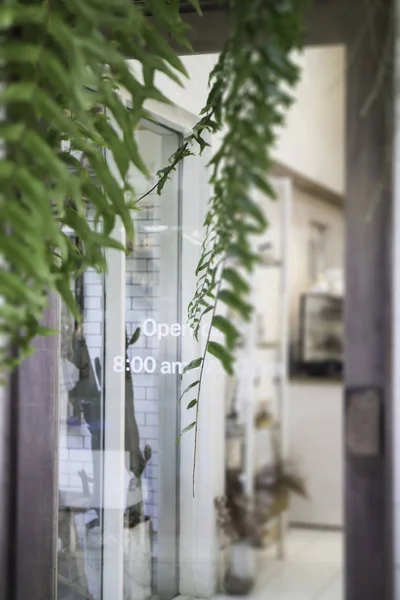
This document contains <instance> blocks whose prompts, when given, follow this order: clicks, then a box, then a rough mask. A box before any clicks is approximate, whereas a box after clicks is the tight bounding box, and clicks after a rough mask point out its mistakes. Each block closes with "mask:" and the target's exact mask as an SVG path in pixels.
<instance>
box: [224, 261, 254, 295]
mask: <svg viewBox="0 0 400 600" xmlns="http://www.w3.org/2000/svg"><path fill="white" fill-rule="evenodd" d="M221 277H222V279H225V281H229V283H230V284H231V285H232V287H233V288H234V290H235V292H236V293H237V294H249V293H250V289H251V288H250V286H249V284H248V283H247V281H245V279H243V277H242V276H241V275H239V273H238V272H237V271H235V270H234V269H232V268H230V267H228V268H226V269H224V270H223V271H222V275H221Z"/></svg>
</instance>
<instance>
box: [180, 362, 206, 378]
mask: <svg viewBox="0 0 400 600" xmlns="http://www.w3.org/2000/svg"><path fill="white" fill-rule="evenodd" d="M202 362H203V359H202V358H195V359H194V360H192V361H191V362H190V363H189V364H188V365H186V367H185V368H184V369H183V371H182V375H184V374H185V373H187V372H188V371H192V370H193V369H198V368H199V367H200V365H201V363H202Z"/></svg>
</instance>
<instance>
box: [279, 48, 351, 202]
mask: <svg viewBox="0 0 400 600" xmlns="http://www.w3.org/2000/svg"><path fill="white" fill-rule="evenodd" d="M299 61H300V64H301V66H302V79H301V81H300V83H299V85H298V87H297V89H296V90H295V96H296V102H295V103H294V105H293V106H292V108H291V109H290V111H289V113H288V117H287V125H286V127H285V128H284V130H283V131H282V132H281V134H280V137H279V143H278V145H277V148H276V151H275V157H276V159H278V160H279V161H280V162H283V163H285V164H286V165H288V166H290V167H292V168H293V169H295V170H296V171H299V172H300V173H302V174H304V175H306V176H308V177H310V178H311V179H314V180H315V181H318V182H320V183H322V184H323V185H326V186H327V187H329V188H331V189H332V190H334V191H336V192H339V193H342V192H343V191H344V134H345V131H344V127H345V119H344V110H345V50H344V47H342V46H332V47H325V48H313V49H308V50H306V51H305V53H304V55H303V56H302V57H301V58H300V59H299Z"/></svg>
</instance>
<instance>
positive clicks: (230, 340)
mask: <svg viewBox="0 0 400 600" xmlns="http://www.w3.org/2000/svg"><path fill="white" fill-rule="evenodd" d="M212 327H215V328H216V329H218V330H219V331H221V332H222V333H223V334H224V335H225V337H226V343H227V346H228V349H229V350H233V349H234V347H235V344H236V342H237V340H238V339H239V338H240V333H239V332H238V330H237V329H236V327H235V326H234V325H232V323H231V322H230V321H229V320H228V319H227V318H226V317H222V316H221V315H215V317H214V318H213V320H212Z"/></svg>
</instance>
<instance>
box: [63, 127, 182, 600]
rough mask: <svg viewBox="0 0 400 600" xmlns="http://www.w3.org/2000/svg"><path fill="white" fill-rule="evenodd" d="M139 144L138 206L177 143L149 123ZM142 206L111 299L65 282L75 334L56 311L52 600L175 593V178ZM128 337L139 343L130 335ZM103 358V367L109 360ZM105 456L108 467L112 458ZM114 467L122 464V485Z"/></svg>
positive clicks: (92, 282) (134, 598) (98, 287)
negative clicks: (115, 385)
mask: <svg viewBox="0 0 400 600" xmlns="http://www.w3.org/2000/svg"><path fill="white" fill-rule="evenodd" d="M137 138H138V143H139V147H140V151H141V153H142V155H143V157H144V160H145V162H146V164H147V166H148V169H149V171H150V173H151V175H152V180H151V181H148V180H147V179H145V178H144V177H143V176H142V175H141V174H140V173H138V172H137V170H135V169H132V170H131V173H130V177H131V182H132V184H133V186H134V188H135V191H136V194H137V196H138V197H140V196H141V195H144V194H147V192H148V190H150V189H151V188H153V186H154V185H155V184H156V182H157V176H156V173H157V171H158V170H159V169H161V168H162V167H164V166H165V165H166V164H168V158H169V157H170V156H171V155H172V154H173V153H174V152H175V151H176V149H177V148H178V145H179V141H180V139H179V136H178V135H177V134H176V133H174V132H171V131H170V130H168V129H166V128H162V127H159V126H157V125H155V124H152V123H147V122H146V123H144V124H143V126H142V127H141V128H140V130H139V131H138V132H137ZM140 208H141V210H140V211H135V212H134V213H133V215H132V218H133V219H134V221H135V230H136V238H135V242H134V245H133V246H132V248H130V251H129V254H128V255H127V257H126V259H125V258H124V257H123V256H122V255H121V261H122V262H121V265H122V264H124V263H123V261H124V260H126V273H125V282H124V281H123V271H122V273H121V276H118V277H119V278H120V279H122V280H121V285H120V286H119V287H118V288H117V286H116V287H115V289H113V287H112V286H110V284H109V282H110V277H109V278H108V279H106V278H107V276H103V275H100V274H97V273H96V272H95V271H92V270H88V271H87V272H85V273H84V274H83V275H82V277H81V278H80V279H78V280H77V281H76V282H73V284H72V283H71V286H72V291H73V293H74V294H75V297H76V300H77V303H78V306H79V308H80V310H81V312H82V315H83V321H82V324H81V325H79V326H78V324H77V323H76V322H75V321H74V319H73V317H72V316H71V314H70V312H69V311H68V309H67V308H66V307H65V306H63V307H62V317H61V335H60V345H61V357H60V358H61V362H60V380H59V461H58V468H59V527H58V585H57V599H58V600H81V599H83V598H85V599H91V600H111V596H110V594H111V595H112V597H113V598H114V597H118V598H121V597H123V599H124V600H147V599H148V598H150V596H152V595H155V594H157V596H158V597H160V598H161V599H162V600H164V599H165V600H169V599H170V598H172V597H174V596H176V595H177V593H178V583H177V544H178V538H177V507H178V503H177V499H178V493H177V445H176V438H177V435H178V424H177V399H178V389H179V375H180V372H181V370H182V366H181V363H180V362H179V357H180V327H179V325H177V323H178V322H179V314H180V293H179V289H180V285H179V284H180V270H179V258H180V255H179V246H180V241H179V240H180V237H179V227H180V217H179V214H180V213H179V172H178V173H173V174H171V177H170V180H169V181H168V182H167V184H166V186H165V188H164V190H163V192H162V195H161V196H158V195H157V193H156V191H155V190H154V191H153V192H152V193H150V194H147V195H146V196H145V198H143V200H141V202H140ZM88 221H89V222H91V221H92V219H91V215H90V213H89V214H88ZM76 242H77V243H78V240H76ZM114 280H115V277H114V279H113V281H114ZM124 283H125V305H126V311H125V314H120V313H121V311H119V310H117V309H116V308H114V307H118V306H119V304H118V301H117V300H118V298H119V299H121V293H122V294H123V293H124V292H123V291H122V290H123V288H124ZM106 301H107V313H106V312H105V304H106ZM106 314H107V319H108V320H110V321H111V322H112V327H114V325H115V328H118V327H119V325H120V326H121V330H122V328H123V326H125V332H126V338H127V343H128V347H127V351H126V357H125V358H126V369H125V374H124V373H122V374H121V378H122V382H123V379H124V377H125V399H124V398H119V397H116V395H115V393H114V392H113V391H112V390H111V387H110V385H109V379H108V375H107V374H109V372H110V370H112V371H113V370H114V369H113V365H111V363H110V364H105V356H106V352H105V347H106V345H105V331H109V328H110V323H107V324H106V323H105V315H106ZM106 325H107V327H106ZM138 328H140V335H139V334H137V335H136V336H135V335H134V334H135V332H136V330H137V329H138ZM109 345H110V339H109V344H108V346H107V348H109ZM121 351H122V352H123V349H122V348H121V349H120V352H119V353H121ZM109 354H110V353H109V352H108V354H107V357H108V358H107V363H108V362H109V361H111V360H113V357H112V356H111V355H110V356H109ZM117 377H118V375H117ZM104 382H106V384H105V383H104ZM107 387H108V389H109V391H108V394H107V389H106V388H107ZM121 389H122V387H121ZM117 405H118V406H119V407H121V406H122V407H125V419H124V423H122V420H123V419H121V423H120V430H119V431H120V432H122V433H121V436H120V437H121V440H120V444H119V447H120V448H121V449H125V453H124V456H125V463H124V464H125V488H124V489H123V485H124V484H123V483H122V479H123V477H122V476H121V477H120V475H119V474H118V473H117V472H113V471H112V469H111V471H110V469H109V467H106V464H108V463H107V461H106V458H107V457H108V456H109V455H114V454H115V453H114V454H113V448H112V444H111V441H110V436H109V430H110V426H111V428H112V427H113V426H114V425H113V424H111V423H110V422H109V421H110V419H109V418H108V417H107V423H105V415H106V414H107V415H109V417H110V415H112V414H113V411H114V408H113V407H116V406H117ZM121 414H123V408H122V413H121ZM111 420H112V419H111ZM123 438H124V439H123ZM107 452H108V454H107ZM115 455H116V456H117V462H118V461H119V458H118V456H121V453H120V452H119V455H118V453H117V454H115ZM122 469H123V465H122V463H121V471H120V473H121V475H122ZM106 479H107V480H106ZM110 488H111V489H116V488H118V490H121V494H120V496H121V497H123V498H126V503H125V504H124V507H123V508H121V507H119V506H118V507H114V506H112V507H111V508H110V507H109V506H107V507H106V506H105V503H106V501H105V491H107V490H110ZM110 511H111V512H110ZM111 513H113V514H114V515H115V518H116V520H113V519H114V517H113V516H112V515H111ZM110 515H111V516H110ZM113 523H116V526H115V528H114V525H113ZM118 531H119V533H118ZM122 534H123V535H122ZM110 547H111V548H115V553H114V555H113V556H114V557H116V556H117V554H118V556H120V558H115V560H114V562H113V564H111V559H110V554H109V550H107V549H108V548H110ZM122 547H123V548H122ZM121 548H122V551H121ZM106 550H107V551H106ZM118 550H120V553H118ZM113 552H114V551H113ZM111 558H112V557H111ZM120 563H121V564H120ZM122 563H123V564H122ZM119 569H120V575H119V574H118V573H117V574H116V571H118V570H119ZM105 582H107V585H106V584H105ZM110 582H112V583H111V585H110ZM114 582H115V585H114ZM114 587H115V590H114ZM117 588H118V589H117ZM105 590H107V591H105ZM108 596H110V597H108Z"/></svg>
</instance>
